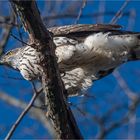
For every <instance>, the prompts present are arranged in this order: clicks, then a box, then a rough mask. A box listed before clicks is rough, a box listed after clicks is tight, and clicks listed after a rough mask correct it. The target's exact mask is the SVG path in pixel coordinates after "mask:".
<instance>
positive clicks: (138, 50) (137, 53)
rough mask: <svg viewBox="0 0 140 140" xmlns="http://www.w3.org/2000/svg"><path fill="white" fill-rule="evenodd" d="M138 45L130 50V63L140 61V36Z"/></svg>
mask: <svg viewBox="0 0 140 140" xmlns="http://www.w3.org/2000/svg"><path fill="white" fill-rule="evenodd" d="M137 39H138V44H137V45H136V46H135V47H132V48H131V50H130V56H129V61H132V60H133V61H134V60H140V34H138V35H137Z"/></svg>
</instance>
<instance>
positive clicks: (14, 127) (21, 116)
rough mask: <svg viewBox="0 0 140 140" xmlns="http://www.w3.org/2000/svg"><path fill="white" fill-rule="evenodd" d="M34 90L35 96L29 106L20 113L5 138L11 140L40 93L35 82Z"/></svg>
mask: <svg viewBox="0 0 140 140" xmlns="http://www.w3.org/2000/svg"><path fill="white" fill-rule="evenodd" d="M33 90H34V94H33V97H32V98H31V100H30V102H29V104H28V105H27V107H26V108H25V109H24V110H23V112H22V113H21V114H20V116H19V117H18V119H17V120H16V122H15V123H14V124H13V126H12V127H11V129H10V131H9V132H8V134H7V136H6V138H5V140H9V139H10V138H11V137H12V135H13V133H14V131H15V129H16V128H17V126H18V125H19V124H20V122H21V121H22V119H23V117H24V116H25V115H26V114H27V112H28V111H29V109H30V108H31V107H32V105H33V103H34V101H35V99H36V98H37V96H38V94H39V93H37V91H36V89H35V87H34V84H33Z"/></svg>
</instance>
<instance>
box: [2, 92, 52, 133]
mask: <svg viewBox="0 0 140 140" xmlns="http://www.w3.org/2000/svg"><path fill="white" fill-rule="evenodd" d="M38 92H40V91H38ZM0 99H1V100H3V101H4V102H6V104H9V105H12V106H15V107H17V108H21V109H25V108H26V107H27V103H25V102H23V101H21V100H18V99H16V98H14V97H12V96H10V95H7V94H5V93H2V92H1V93H0ZM29 115H30V117H31V118H33V119H36V120H37V121H40V122H41V123H42V125H43V126H44V127H45V128H46V129H47V130H48V131H49V132H50V134H51V135H52V136H54V135H55V134H54V130H53V128H52V127H51V125H50V121H49V119H48V120H47V118H46V117H45V114H44V112H43V111H42V110H41V109H38V108H35V107H33V106H32V107H31V109H30V110H29Z"/></svg>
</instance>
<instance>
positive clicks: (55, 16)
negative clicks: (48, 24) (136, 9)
mask: <svg viewBox="0 0 140 140" xmlns="http://www.w3.org/2000/svg"><path fill="white" fill-rule="evenodd" d="M130 12H131V11H128V12H124V13H123V16H126V17H128V16H129V15H130V14H131V13H130ZM115 14H116V12H114V11H108V12H98V13H91V14H82V15H81V16H80V18H94V17H96V18H97V17H100V16H102V15H104V16H112V15H115ZM76 17H77V14H71V13H65V14H56V15H50V16H44V17H43V21H46V20H47V21H48V20H57V19H64V18H65V19H68V18H76ZM133 18H134V17H133Z"/></svg>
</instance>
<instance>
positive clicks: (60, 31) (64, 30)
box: [49, 24, 122, 36]
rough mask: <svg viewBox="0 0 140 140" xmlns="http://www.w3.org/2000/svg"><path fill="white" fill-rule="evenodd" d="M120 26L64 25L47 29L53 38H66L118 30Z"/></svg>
mask: <svg viewBox="0 0 140 140" xmlns="http://www.w3.org/2000/svg"><path fill="white" fill-rule="evenodd" d="M121 27H122V26H120V25H113V24H77V25H66V26H60V27H52V28H49V31H50V32H52V33H53V34H54V36H60V35H61V36H63V35H65V36H68V35H70V34H76V33H80V34H81V33H85V32H86V33H91V32H98V31H108V30H118V29H120V28H121Z"/></svg>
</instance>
